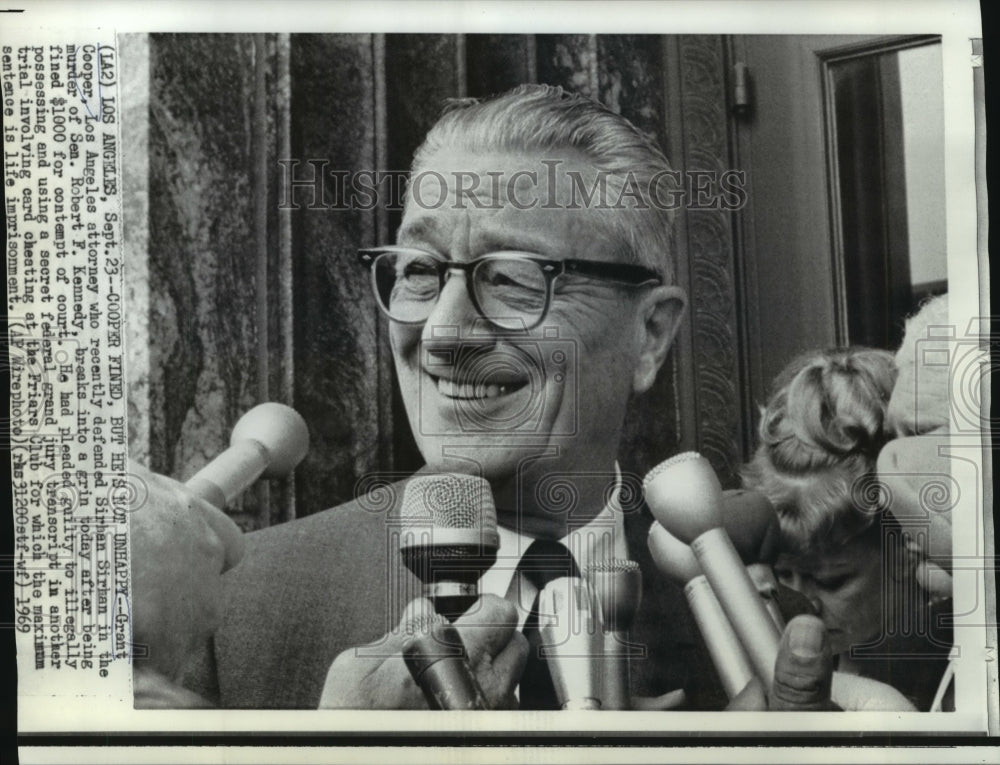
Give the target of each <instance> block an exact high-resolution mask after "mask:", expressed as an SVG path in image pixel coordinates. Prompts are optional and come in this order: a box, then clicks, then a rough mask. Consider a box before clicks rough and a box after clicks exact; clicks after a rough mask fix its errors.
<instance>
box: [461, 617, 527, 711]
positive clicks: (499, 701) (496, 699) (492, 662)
mask: <svg viewBox="0 0 1000 765" xmlns="http://www.w3.org/2000/svg"><path fill="white" fill-rule="evenodd" d="M527 660H528V639H527V638H526V637H524V635H522V634H521V633H520V632H518V631H517V630H515V631H514V632H513V633H512V634H511V639H510V641H509V642H508V643H507V645H506V646H504V647H503V648H502V649H501V650H500V652H499V653H497V655H496V656H494V657H492V658H491V657H490V656H489V655H488V654H485V653H484V654H483V658H482V661H481V662H480V663H479V664H477V665H474V666H473V671H474V673H475V675H476V681H477V682H478V683H479V687H480V688H481V689H482V691H483V695H484V696H485V697H486V700H487V703H488V704H489V708H490V709H517V706H518V705H517V698H516V697H515V696H514V689H515V688H517V684H518V683H519V682H520V681H521V675H523V674H524V666H525V664H526V663H527Z"/></svg>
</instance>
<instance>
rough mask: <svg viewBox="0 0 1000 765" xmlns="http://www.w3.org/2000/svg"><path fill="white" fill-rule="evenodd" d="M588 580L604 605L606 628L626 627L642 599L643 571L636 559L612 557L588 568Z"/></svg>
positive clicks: (601, 606)
mask: <svg viewBox="0 0 1000 765" xmlns="http://www.w3.org/2000/svg"><path fill="white" fill-rule="evenodd" d="M587 581H588V582H589V583H590V587H591V589H592V590H593V592H594V595H595V597H596V598H597V603H598V605H599V606H600V609H601V620H602V621H603V622H604V629H605V630H606V631H614V632H618V631H625V630H628V629H630V628H631V627H632V621H633V620H634V619H635V614H636V612H637V611H638V610H639V603H640V601H641V600H642V572H641V571H640V570H639V564H638V563H636V562H635V561H634V560H625V559H623V558H612V559H610V560H606V561H602V562H600V563H595V564H593V565H591V566H589V567H588V568H587Z"/></svg>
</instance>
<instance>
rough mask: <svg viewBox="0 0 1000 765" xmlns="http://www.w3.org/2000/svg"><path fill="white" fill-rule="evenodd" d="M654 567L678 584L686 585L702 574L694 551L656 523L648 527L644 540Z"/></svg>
mask: <svg viewBox="0 0 1000 765" xmlns="http://www.w3.org/2000/svg"><path fill="white" fill-rule="evenodd" d="M646 544H647V545H648V546H649V552H650V554H651V555H652V556H653V562H654V563H656V567H657V568H658V569H660V571H661V572H662V573H663V574H664V575H665V576H668V577H670V578H671V579H673V580H674V581H675V582H677V583H678V584H687V583H688V582H690V581H691V580H692V579H694V578H695V577H696V576H700V575H701V573H702V570H701V564H700V563H698V559H697V558H696V557H695V555H694V551H693V550H692V549H691V548H690V547H688V546H687V545H686V544H684V543H683V542H682V541H680V540H679V539H678V538H677V537H675V536H674V535H673V534H671V533H670V532H669V531H667V530H666V529H665V528H663V526H661V525H660V524H659V523H658V522H657V521H653V525H652V526H650V527H649V537H648V538H647V539H646Z"/></svg>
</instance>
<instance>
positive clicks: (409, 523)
mask: <svg viewBox="0 0 1000 765" xmlns="http://www.w3.org/2000/svg"><path fill="white" fill-rule="evenodd" d="M400 520H401V521H402V530H403V531H404V546H405V545H406V544H408V542H407V541H406V536H407V535H406V534H405V532H406V531H415V532H418V533H417V534H416V536H417V537H419V536H420V533H419V532H426V531H430V532H431V534H432V536H433V539H432V540H431V544H434V545H473V546H477V547H484V548H486V549H493V550H496V549H497V548H498V547H499V546H500V535H499V534H498V532H497V511H496V507H495V506H494V504H493V493H492V490H491V488H490V484H489V482H488V481H486V480H485V479H483V478H480V477H478V476H474V475H464V474H461V473H444V474H436V475H420V476H417V477H416V478H414V479H412V480H411V481H410V482H409V483H407V484H406V489H405V490H404V492H403V500H402V503H401V506H400ZM414 544H416V543H414Z"/></svg>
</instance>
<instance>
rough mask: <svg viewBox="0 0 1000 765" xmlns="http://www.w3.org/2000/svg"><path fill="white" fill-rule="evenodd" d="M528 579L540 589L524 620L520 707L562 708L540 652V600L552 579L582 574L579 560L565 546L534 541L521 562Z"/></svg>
mask: <svg viewBox="0 0 1000 765" xmlns="http://www.w3.org/2000/svg"><path fill="white" fill-rule="evenodd" d="M517 568H518V571H520V572H521V573H522V574H523V575H524V577H525V579H527V580H528V581H530V582H531V583H532V584H533V585H534V586H535V588H536V589H537V592H536V593H535V600H534V602H533V604H532V606H531V611H530V612H529V613H528V618H527V620H526V621H525V623H524V636H525V637H526V638H527V639H528V646H529V653H528V661H527V664H526V665H525V667H524V675H523V676H522V677H521V687H520V691H519V694H520V699H521V709H559V702H558V700H557V699H556V692H555V688H553V686H552V676H551V675H550V674H549V666H548V664H547V663H546V661H545V657H544V656H542V655H541V648H542V636H541V633H540V631H539V620H538V617H539V614H538V601H539V597H540V596H541V594H542V590H543V589H545V585H547V584H548V583H549V582H551V581H553V580H555V579H559V578H560V577H567V576H579V575H580V572H579V569H577V566H576V562H575V561H574V560H573V556H572V555H570V552H569V550H567V549H566V547H565V545H563V544H561V543H559V542H552V541H549V540H547V539H537V540H535V541H534V542H532V543H531V545H530V546H529V547H528V549H527V551H526V552H525V553H524V555H523V556H522V558H521V562H520V563H519V564H518V567H517Z"/></svg>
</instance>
